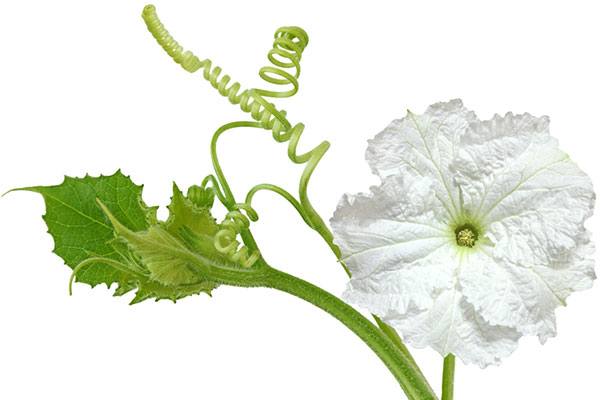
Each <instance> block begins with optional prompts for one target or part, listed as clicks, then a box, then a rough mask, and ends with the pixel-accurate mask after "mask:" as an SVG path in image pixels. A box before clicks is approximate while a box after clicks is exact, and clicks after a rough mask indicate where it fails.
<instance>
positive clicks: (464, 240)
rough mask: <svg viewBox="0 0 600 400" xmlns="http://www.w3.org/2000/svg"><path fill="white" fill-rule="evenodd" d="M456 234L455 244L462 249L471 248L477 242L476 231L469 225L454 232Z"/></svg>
mask: <svg viewBox="0 0 600 400" xmlns="http://www.w3.org/2000/svg"><path fill="white" fill-rule="evenodd" d="M454 232H455V233H456V244H458V245H459V246H463V247H473V246H475V242H477V236H478V235H477V230H476V229H475V228H474V227H473V226H471V225H463V226H460V227H458V228H456V230H455V231H454Z"/></svg>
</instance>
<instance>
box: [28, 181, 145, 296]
mask: <svg viewBox="0 0 600 400" xmlns="http://www.w3.org/2000/svg"><path fill="white" fill-rule="evenodd" d="M17 190H29V191H32V192H37V193H40V194H41V195H42V196H43V197H44V201H45V203H46V214H45V215H44V216H43V218H44V221H45V222H46V225H47V226H48V232H49V233H50V234H51V235H52V237H53V239H54V244H55V246H54V252H55V253H56V254H57V255H59V256H60V257H61V258H62V259H63V260H64V262H65V263H66V264H67V265H68V266H69V267H71V268H75V267H76V266H77V265H79V264H80V263H81V262H82V261H84V260H86V259H88V258H91V257H97V258H108V259H111V260H117V261H119V260H121V258H122V256H121V255H120V254H119V252H118V251H117V250H116V249H115V248H114V247H113V246H112V244H111V243H110V242H111V240H112V239H113V238H114V232H113V228H112V226H111V224H110V221H109V220H108V218H107V217H106V215H105V214H104V213H103V212H102V210H101V209H100V207H99V206H98V203H97V202H96V199H99V200H100V201H102V203H104V204H106V206H107V207H108V208H110V210H111V211H112V212H113V214H114V215H115V217H117V218H119V220H121V221H123V224H124V225H125V226H127V227H128V228H129V229H132V230H136V231H137V230H145V229H147V228H148V227H149V226H150V225H151V224H154V223H156V207H148V206H146V205H145V204H144V202H143V201H142V197H141V195H142V186H138V185H135V184H134V183H133V182H132V181H131V179H129V177H127V176H125V175H123V174H122V173H121V171H120V170H119V171H117V172H116V173H114V174H113V175H111V176H100V177H91V176H87V175H86V176H85V177H84V178H70V177H65V179H64V181H63V183H61V184H60V185H56V186H35V187H28V188H22V189H17ZM130 280H131V276H130V275H129V274H127V273H124V272H122V271H119V270H117V269H115V268H113V267H111V266H110V265H107V264H103V263H91V264H89V265H86V266H85V267H83V268H81V270H80V271H78V273H77V281H78V282H84V283H88V284H90V285H91V286H92V287H93V286H96V285H98V284H101V283H105V284H106V285H107V286H108V287H110V286H111V285H112V284H113V283H117V284H119V285H124V286H126V285H127V284H128V281H130Z"/></svg>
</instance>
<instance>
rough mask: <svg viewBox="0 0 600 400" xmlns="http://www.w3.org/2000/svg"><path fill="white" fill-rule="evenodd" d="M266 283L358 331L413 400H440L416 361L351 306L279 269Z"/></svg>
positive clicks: (359, 335)
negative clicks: (415, 364)
mask: <svg viewBox="0 0 600 400" xmlns="http://www.w3.org/2000/svg"><path fill="white" fill-rule="evenodd" d="M266 280H267V282H266V286H268V287H271V288H273V289H277V290H281V291H283V292H286V293H289V294H292V295H294V296H296V297H299V298H301V299H303V300H305V301H307V302H309V303H311V304H313V305H315V306H317V307H319V308H321V309H322V310H324V311H326V312H327V313H329V314H330V315H332V316H333V317H335V318H336V319H337V320H339V321H340V322H341V323H343V324H344V325H345V326H346V327H348V328H349V329H350V330H351V331H352V332H354V333H355V334H356V335H357V336H358V337H359V338H361V339H362V340H363V341H364V342H365V343H366V344H367V345H368V346H369V347H370V348H371V350H373V352H375V354H377V356H378V357H379V358H380V359H381V360H382V361H383V363H384V364H385V365H386V367H387V368H388V369H389V370H390V372H391V373H392V374H393V375H394V377H395V378H396V380H397V381H398V383H399V384H400V386H401V387H402V389H403V390H404V392H405V393H406V395H407V397H408V399H409V400H435V399H437V397H436V395H435V394H434V393H433V391H432V389H431V388H430V386H429V384H428V383H427V380H426V379H425V377H424V376H423V374H422V373H421V371H419V369H418V368H415V366H414V362H413V361H412V360H411V359H410V358H409V357H407V355H406V354H405V353H404V352H402V351H400V350H399V348H398V347H397V345H396V344H395V343H394V342H392V340H390V338H389V337H388V336H387V335H386V334H385V333H383V332H382V330H380V329H379V328H377V326H376V325H375V324H373V323H372V322H371V321H369V320H368V319H367V318H366V317H364V316H363V315H362V314H361V313H359V312H358V311H356V310H355V309H354V308H352V307H351V306H350V305H348V304H347V303H345V302H343V301H342V300H340V299H339V298H337V297H335V296H334V295H332V294H330V293H328V292H326V291H325V290H323V289H321V288H319V287H317V286H315V285H313V284H311V283H309V282H306V281H304V280H302V279H300V278H297V277H294V276H292V275H289V274H286V273H285V272H281V271H278V270H275V269H271V270H270V271H269V273H268V274H267V275H266Z"/></svg>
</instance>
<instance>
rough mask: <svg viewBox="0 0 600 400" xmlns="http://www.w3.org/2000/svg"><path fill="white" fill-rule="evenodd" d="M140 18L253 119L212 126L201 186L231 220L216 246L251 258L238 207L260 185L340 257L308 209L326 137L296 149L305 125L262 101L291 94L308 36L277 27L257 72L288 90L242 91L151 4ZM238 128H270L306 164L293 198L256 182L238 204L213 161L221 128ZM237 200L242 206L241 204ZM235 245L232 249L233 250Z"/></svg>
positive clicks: (180, 58) (178, 56)
mask: <svg viewBox="0 0 600 400" xmlns="http://www.w3.org/2000/svg"><path fill="white" fill-rule="evenodd" d="M142 17H143V19H144V21H145V22H146V25H147V27H148V30H149V31H150V32H151V33H152V35H153V36H154V38H156V40H157V41H158V43H159V44H160V45H161V47H162V48H163V49H164V50H165V51H166V52H167V53H168V54H169V55H170V56H171V57H172V58H173V59H174V60H175V62H177V63H178V64H180V65H181V66H182V67H183V68H184V69H185V70H187V71H189V72H194V71H197V70H200V69H201V70H202V76H203V77H204V79H206V80H207V81H208V82H209V83H210V84H211V86H212V87H213V88H215V89H216V90H217V91H218V92H219V94H221V95H222V96H224V97H227V99H228V100H229V101H230V102H231V103H232V104H236V105H239V106H240V108H241V109H242V111H244V112H247V113H249V114H250V116H251V117H252V119H253V121H237V122H231V123H228V124H225V125H223V126H221V127H220V128H219V129H217V131H216V132H215V133H214V135H213V138H212V142H211V155H212V161H213V166H214V168H215V176H212V175H209V176H208V177H206V178H205V179H204V181H203V183H202V186H203V187H205V186H206V185H208V184H209V183H210V184H211V186H212V187H213V189H214V191H215V194H216V196H217V197H218V198H219V200H220V201H221V202H222V203H223V204H224V205H225V206H226V207H227V209H228V210H229V211H230V214H228V216H227V218H226V221H231V222H230V224H228V225H227V226H226V227H224V228H223V232H222V233H221V232H219V233H220V235H218V237H219V239H218V241H219V243H218V248H219V249H221V251H223V252H225V253H227V254H228V255H229V256H230V257H232V258H233V257H235V258H236V259H242V258H245V259H246V261H253V260H254V257H253V256H254V255H255V254H257V253H253V254H252V255H251V256H249V257H248V251H249V250H248V247H250V248H252V249H253V250H256V244H255V243H254V239H253V238H252V235H251V234H250V232H249V231H248V227H247V225H246V224H245V223H242V221H243V219H244V218H245V219H246V222H247V221H248V219H247V217H246V216H244V215H243V214H242V213H241V212H240V209H244V210H248V209H249V210H253V209H252V207H251V204H252V199H253V197H254V195H255V194H256V193H257V192H259V191H261V190H268V191H272V192H274V193H276V194H278V195H280V196H282V197H283V198H284V199H285V200H287V201H288V202H289V203H290V204H291V205H292V206H293V207H294V208H295V209H296V211H298V213H299V214H300V216H301V217H302V219H303V220H304V221H305V222H306V223H307V225H308V226H310V227H311V228H312V229H314V230H316V231H317V232H319V234H320V235H321V236H323V238H324V239H325V241H326V242H327V243H328V244H329V246H330V247H331V248H332V250H333V251H334V253H335V254H336V255H337V256H338V258H339V257H340V254H339V249H338V248H337V247H336V246H335V245H334V244H333V238H332V235H331V232H330V231H329V229H328V228H327V226H326V225H325V223H324V222H323V220H322V219H321V217H320V216H319V214H318V213H317V212H316V211H315V209H314V208H313V206H312V204H311V203H310V201H309V199H308V194H307V187H308V183H309V181H310V178H311V176H312V173H313V171H314V170H315V168H316V166H317V164H318V163H319V161H320V160H321V158H323V156H324V155H325V153H326V152H327V150H328V149H329V142H327V141H323V142H322V143H320V144H319V145H317V146H316V147H314V148H313V149H312V150H310V151H308V152H306V153H302V154H300V153H298V149H297V148H298V143H299V141H300V138H301V136H302V133H303V131H304V124H302V123H297V124H292V123H291V122H289V120H288V119H287V117H286V114H287V113H286V111H285V110H279V109H277V107H276V106H275V105H274V104H273V103H271V102H269V101H268V100H267V98H286V97H291V96H293V95H294V94H296V93H297V92H298V77H299V76H300V60H301V58H302V53H303V51H304V49H305V48H306V46H307V45H308V40H309V39H308V35H307V34H306V32H305V31H304V30H303V29H301V28H299V27H294V26H286V27H282V28H279V29H278V30H277V31H276V32H275V38H274V41H273V47H272V48H271V50H269V52H268V54H267V58H268V59H269V61H270V63H271V65H268V66H264V67H262V68H261V69H260V70H259V75H260V77H261V78H262V79H263V80H264V81H265V82H267V83H270V84H274V85H279V86H287V87H288V88H287V89H283V90H281V91H276V90H265V89H245V90H242V85H241V84H240V83H239V82H236V81H232V79H231V77H230V76H229V75H227V74H223V75H222V69H221V68H220V67H219V66H213V63H212V61H211V60H210V59H204V60H200V59H199V58H198V57H196V56H195V55H193V54H192V53H191V52H189V51H184V50H183V48H182V47H181V46H180V45H179V44H178V43H177V41H175V39H173V37H172V36H171V35H170V34H169V32H168V31H167V30H166V29H165V27H164V25H163V24H162V23H161V21H160V20H159V18H158V15H157V14H156V9H155V7H154V6H152V5H148V6H146V7H145V8H144V11H143V13H142ZM240 127H251V128H261V129H265V130H269V131H271V133H272V135H273V139H274V140H275V141H277V142H279V143H286V142H287V143H288V151H287V153H288V158H289V159H290V160H291V161H292V162H294V163H296V164H304V165H305V166H304V170H303V172H302V175H301V177H300V183H299V191H298V198H296V197H294V196H293V195H292V194H290V193H289V192H287V191H286V190H285V189H283V188H281V187H279V186H276V185H271V184H260V185H256V186H254V187H253V188H252V189H250V191H249V192H248V194H247V196H246V199H245V203H237V202H236V201H235V198H234V196H233V193H232V192H231V189H230V188H229V185H228V183H227V180H226V178H225V176H224V174H223V171H222V169H221V166H220V164H219V161H218V157H217V141H218V138H219V137H220V136H221V134H222V133H224V132H225V131H227V130H230V129H234V128H240ZM242 204H243V205H244V207H245V208H242V207H240V206H241V205H242ZM240 216H241V217H240ZM248 216H250V215H248ZM256 218H258V216H256ZM251 219H252V218H251ZM233 232H236V233H238V234H240V235H241V236H242V238H243V239H244V242H245V243H246V245H247V247H241V248H239V249H238V248H237V245H235V246H234V238H233V237H232V235H233ZM216 244H217V243H216ZM238 244H239V243H238ZM234 247H235V249H236V250H234Z"/></svg>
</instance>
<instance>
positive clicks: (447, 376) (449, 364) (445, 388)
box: [442, 354, 455, 400]
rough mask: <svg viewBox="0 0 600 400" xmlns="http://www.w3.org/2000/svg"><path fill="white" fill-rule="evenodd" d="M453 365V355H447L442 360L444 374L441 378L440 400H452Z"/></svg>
mask: <svg viewBox="0 0 600 400" xmlns="http://www.w3.org/2000/svg"><path fill="white" fill-rule="evenodd" d="M454 365H455V357H454V355H453V354H448V355H447V356H446V357H445V358H444V374H443V377H442V400H452V399H454Z"/></svg>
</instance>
